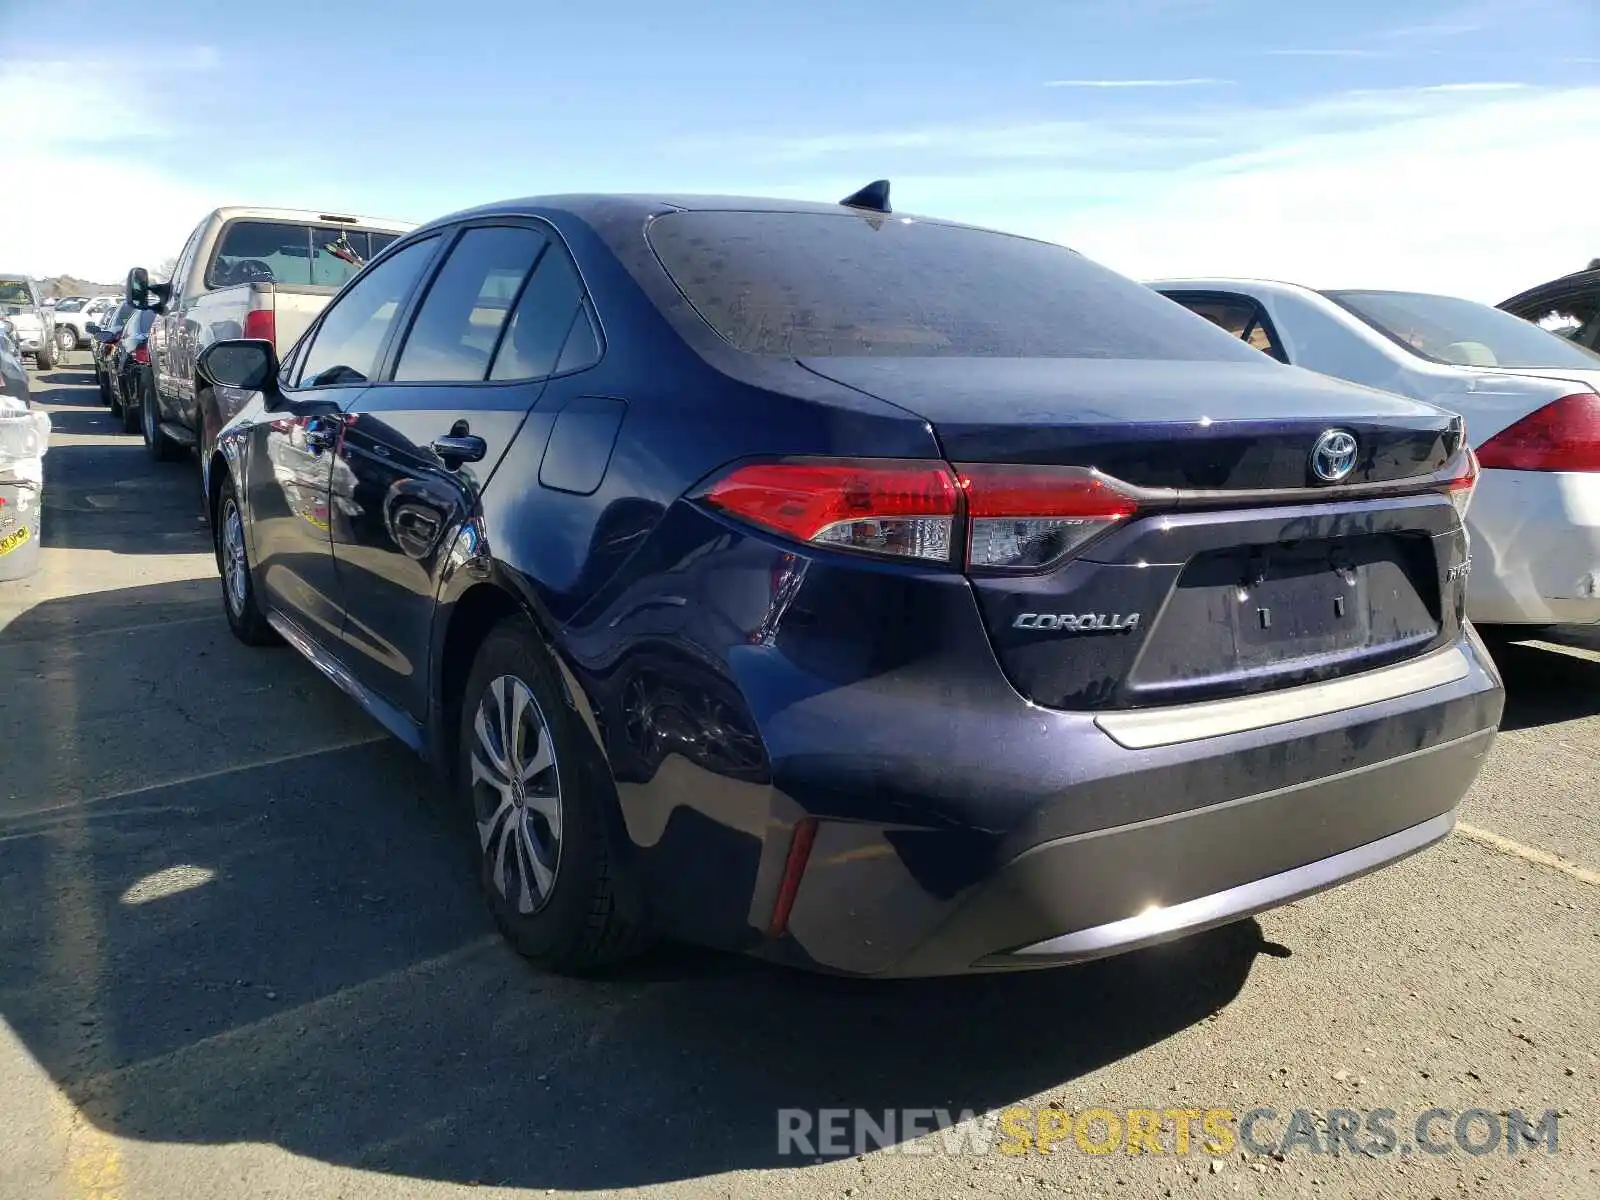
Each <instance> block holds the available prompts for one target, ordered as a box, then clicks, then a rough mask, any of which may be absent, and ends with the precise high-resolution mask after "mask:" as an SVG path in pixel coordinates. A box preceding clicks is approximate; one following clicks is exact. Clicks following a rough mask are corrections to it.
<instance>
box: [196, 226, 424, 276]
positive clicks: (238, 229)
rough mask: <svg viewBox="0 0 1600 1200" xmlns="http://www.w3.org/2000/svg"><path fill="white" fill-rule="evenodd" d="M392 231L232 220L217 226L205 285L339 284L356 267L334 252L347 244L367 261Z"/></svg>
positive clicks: (354, 271) (389, 237)
mask: <svg viewBox="0 0 1600 1200" xmlns="http://www.w3.org/2000/svg"><path fill="white" fill-rule="evenodd" d="M397 236H399V235H398V234H387V233H380V234H370V235H369V234H368V233H367V231H366V230H364V229H351V228H349V227H348V226H344V225H293V224H287V223H285V222H282V221H235V222H233V223H232V224H231V225H229V226H228V228H227V229H226V230H224V231H223V234H222V238H221V240H220V241H219V242H218V243H217V249H216V251H215V253H214V254H213V255H212V259H211V267H210V269H209V270H208V271H207V272H206V286H207V287H231V286H233V285H234V284H240V283H283V284H288V285H289V286H291V287H309V286H317V287H342V286H344V284H345V282H346V281H347V280H348V279H350V277H351V276H353V275H354V274H355V273H356V272H357V271H358V270H360V266H358V265H357V264H355V263H352V262H348V261H346V260H345V259H344V258H342V257H340V255H339V253H338V252H337V249H335V247H342V246H348V248H349V250H351V251H353V252H354V253H355V255H356V256H357V257H358V258H360V260H361V261H362V262H363V263H366V262H370V261H371V260H372V257H373V255H375V254H376V253H377V252H378V251H379V250H381V249H382V248H383V247H385V246H387V245H388V244H389V243H390V242H392V241H394V239H395V238H396V237H397Z"/></svg>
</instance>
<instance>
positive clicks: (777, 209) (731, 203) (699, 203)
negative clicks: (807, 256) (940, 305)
mask: <svg viewBox="0 0 1600 1200" xmlns="http://www.w3.org/2000/svg"><path fill="white" fill-rule="evenodd" d="M669 212H765V213H812V214H816V215H819V216H829V215H832V216H858V217H861V216H865V217H871V216H878V215H882V216H886V217H892V218H895V219H900V220H914V221H919V222H922V223H924V224H931V225H944V226H951V227H955V228H959V229H974V230H980V231H982V232H985V233H996V234H1000V235H1001V236H1004V237H1021V238H1023V239H1024V240H1029V241H1036V240H1038V239H1033V238H1027V237H1026V235H1022V234H1011V233H1007V232H1005V231H1004V230H996V229H988V228H985V227H984V226H978V225H966V224H963V223H962V222H960V221H951V220H946V219H945V218H943V217H930V216H925V215H923V214H920V213H909V212H899V211H894V212H891V213H884V214H878V213H875V212H873V211H872V210H871V209H865V208H851V207H847V206H845V205H843V204H840V203H833V204H828V203H825V202H822V201H817V200H786V199H782V198H780V197H775V196H736V195H715V194H712V195H696V194H686V193H679V192H662V193H649V192H570V193H560V194H556V195H550V196H524V197H521V198H519V199H515V200H500V201H496V202H494V203H492V204H484V205H480V206H478V207H476V208H470V209H463V210H462V211H460V212H453V213H449V214H448V215H446V216H442V217H439V218H437V219H435V220H433V221H429V222H428V224H427V225H426V226H422V228H429V227H432V226H436V225H447V224H451V223H453V222H456V221H464V220H477V219H481V218H484V217H519V216H529V217H531V216H552V215H557V214H563V215H567V216H571V217H576V218H577V219H578V220H580V221H583V222H585V223H586V224H597V223H600V222H601V221H604V220H612V221H614V220H616V219H617V218H619V217H624V218H625V217H628V216H634V217H636V218H637V219H638V220H639V221H640V222H641V223H642V222H644V221H645V220H647V219H648V218H650V217H652V216H657V215H660V214H664V213H669Z"/></svg>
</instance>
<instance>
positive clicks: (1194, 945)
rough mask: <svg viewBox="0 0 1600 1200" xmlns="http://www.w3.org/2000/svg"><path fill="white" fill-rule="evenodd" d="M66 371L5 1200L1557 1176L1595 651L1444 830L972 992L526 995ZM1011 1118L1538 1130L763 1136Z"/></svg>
mask: <svg viewBox="0 0 1600 1200" xmlns="http://www.w3.org/2000/svg"><path fill="white" fill-rule="evenodd" d="M83 361H84V356H83V355H81V354H80V355H76V356H73V358H72V364H75V365H68V366H66V367H63V368H62V369H59V370H57V371H55V372H53V373H45V374H43V375H36V376H35V388H36V390H35V398H36V399H37V400H40V401H42V402H43V405H44V407H46V408H47V410H48V411H50V412H51V414H52V419H53V421H54V422H55V436H54V438H53V441H52V448H51V451H50V453H49V456H48V458H47V460H46V462H47V485H46V493H45V509H46V511H45V526H44V545H45V547H46V549H45V565H44V569H43V570H42V571H41V572H40V573H39V574H38V575H37V576H34V577H33V578H31V579H29V580H26V581H21V582H16V583H4V584H0V681H3V683H0V1130H3V1131H4V1132H5V1134H6V1135H7V1136H6V1142H7V1144H6V1146H5V1150H4V1152H3V1153H0V1197H4V1198H5V1200H12V1198H16V1200H39V1198H41V1197H62V1198H70V1200H87V1198H94V1200H184V1198H188V1197H195V1198H202V1197H203V1198H206V1200H210V1198H212V1197H218V1198H222V1197H227V1198H230V1200H231V1198H237V1197H294V1198H295V1200H335V1198H340V1197H349V1198H354V1197H368V1196H372V1197H427V1198H430V1200H431V1198H435V1197H443V1196H447V1195H448V1196H455V1195H461V1196H467V1195H470V1196H474V1197H482V1196H485V1195H502V1194H504V1195H510V1194H514V1193H517V1192H519V1191H532V1192H536V1193H539V1194H549V1193H551V1192H554V1193H556V1194H565V1193H584V1194H588V1193H595V1194H607V1193H624V1192H626V1193H629V1194H637V1193H643V1194H649V1195H652V1196H656V1195H659V1196H674V1197H691V1196H692V1197H699V1196H711V1197H722V1196H737V1197H742V1196H759V1197H774V1198H776V1197H814V1196H815V1197H823V1196H828V1197H833V1196H890V1197H951V1196H954V1197H968V1196H979V1197H1001V1196H1018V1195H1024V1196H1031V1195H1047V1196H1048V1195H1076V1196H1083V1197H1090V1196H1122V1195H1125V1196H1129V1197H1139V1198H1141V1200H1143V1198H1145V1197H1152V1196H1157V1197H1159V1196H1200V1197H1206V1196H1223V1197H1232V1196H1269V1197H1279V1196H1319V1197H1351V1198H1362V1200H1365V1198H1368V1197H1378V1196H1396V1197H1399V1196H1407V1197H1409V1196H1419V1197H1453V1196H1457V1195H1461V1194H1476V1195H1484V1196H1496V1197H1522V1196H1526V1197H1535V1196H1537V1197H1541V1198H1546V1200H1554V1198H1558V1197H1574V1198H1576V1197H1583V1198H1586V1200H1592V1198H1593V1197H1595V1196H1597V1195H1600V815H1597V813H1596V800H1597V796H1600V786H1597V784H1600V653H1597V652H1596V650H1595V649H1592V648H1589V647H1600V638H1595V637H1593V636H1592V635H1591V636H1589V637H1584V636H1576V635H1575V636H1573V637H1572V638H1570V639H1564V640H1566V641H1568V642H1570V644H1569V645H1565V646H1555V645H1551V644H1543V643H1529V644H1522V645H1514V646H1510V647H1507V648H1506V649H1505V651H1504V654H1503V655H1502V657H1501V661H1502V667H1503V669H1504V671H1505V674H1506V677H1507V684H1508V688H1509V692H1510V698H1509V703H1508V708H1507V715H1506V726H1505V732H1504V733H1503V735H1502V737H1501V739H1500V741H1499V743H1498V744H1497V746H1496V748H1495V750H1494V752H1493V755H1492V758H1491V761H1490V764H1489V766H1488V767H1487V769H1486V771H1485V773H1484V775H1483V776H1482V778H1481V780H1480V782H1479V783H1478V785H1477V787H1476V788H1475V789H1474V791H1473V792H1472V794H1471V795H1470V796H1469V798H1468V799H1467V801H1466V804H1465V807H1464V810H1463V814H1462V817H1463V821H1464V822H1466V824H1467V826H1468V828H1467V831H1466V832H1463V833H1458V834H1457V835H1455V836H1453V837H1452V838H1450V839H1449V840H1448V841H1447V842H1446V843H1445V844H1443V845H1442V846H1440V847H1437V848H1435V849H1433V850H1431V851H1429V852H1427V853H1426V854H1424V855H1422V856H1419V857H1417V858H1414V859H1412V860H1410V861H1408V862H1406V863H1404V864H1401V865H1399V866H1397V867H1395V868H1392V869H1390V870H1388V871H1385V872H1381V873H1379V874H1378V875H1375V876H1371V877H1368V878H1366V879H1364V880H1361V881H1359V882H1357V883H1354V884H1351V885H1349V886H1346V887H1344V888H1342V889H1340V890H1338V891H1335V892H1332V893H1328V894H1325V895H1322V896H1319V897H1315V898H1313V899H1311V900H1308V901H1304V902H1301V903H1299V904H1296V905H1293V906H1291V907H1289V908H1287V909H1284V910H1280V911H1278V912H1274V913H1270V914H1267V915H1266V916H1264V917H1262V918H1260V919H1259V920H1257V921H1251V922H1246V923H1244V924H1241V925H1237V926H1234V927H1232V928H1230V929H1227V930H1223V931H1219V932H1218V933H1215V934H1211V935H1207V936H1205V937H1202V938H1199V939H1195V940H1192V941H1190V942H1187V943H1183V944H1180V945H1177V946H1172V947H1166V948H1162V949H1159V950H1156V951H1152V952H1148V953H1144V954H1139V955H1134V956H1130V957H1127V958H1124V959H1119V960H1113V961H1110V962H1106V963H1100V964H1094V965H1091V966H1088V967H1083V968H1078V969H1075V970H1070V971H1054V972H1048V973H1041V974H1033V975H1027V976H1010V977H1003V978H989V979H970V980H953V981H936V982H907V983H896V984H893V985H888V984H882V985H864V984H859V983H849V982H843V981H834V980H827V979H818V978H812V977H807V976H799V975H794V974H791V973H787V972H783V971H779V970H776V969H771V968H767V967H764V966H760V965H756V964H752V963H749V962H746V961H743V960H737V959H729V958H725V957H721V956H717V955H710V954H704V953H699V952H695V951H690V950H681V949H669V950H664V951H662V952H659V953H657V954H655V955H653V956H652V957H651V958H650V959H648V960H647V961H645V962H643V963H640V964H637V965H634V966H630V967H629V968H628V969H627V970H626V971H625V972H623V973H620V974H618V975H616V976H615V977H612V978H608V979H606V980H601V981H584V982H575V981H570V980H564V979H558V978H552V977H548V976H543V975H540V974H538V973H537V972H535V971H533V970H532V969H530V968H529V967H528V966H526V964H524V963H523V962H521V960H519V959H517V958H516V957H515V956H514V955H513V954H511V953H510V952H509V951H508V950H506V949H505V948H504V947H503V946H502V945H501V944H500V943H499V941H498V940H497V939H496V938H495V937H494V935H493V933H492V930H491V927H490V924H489V921H488V919H487V917H486V916H485V914H484V912H483V910H482V908H481V905H480V902H479V900H478V897H477V894H476V890H475V882H474V877H473V873H472V869H471V867H470V865H469V862H468V857H467V851H466V848H465V846H464V844H463V842H462V840H461V839H460V837H459V836H458V826H457V824H456V823H455V821H454V819H453V818H452V816H451V814H450V812H449V811H448V809H447V806H446V805H444V804H443V803H442V802H441V800H440V799H439V798H438V797H437V795H436V793H435V791H434V789H433V787H432V784H431V782H430V779H429V777H428V776H427V775H426V774H425V772H424V771H423V769H422V768H421V767H420V765H418V764H417V763H416V762H414V761H413V760H412V758H411V757H410V755H409V754H408V753H407V752H406V751H405V750H404V749H402V748H401V747H400V745H399V744H398V743H395V742H392V741H389V740H387V739H385V738H384V736H383V735H382V734H381V733H380V731H379V730H378V728H377V727H376V726H375V725H374V724H373V723H371V722H370V721H368V720H367V719H366V718H365V717H364V716H363V715H362V714H361V713H360V712H359V711H358V710H357V709H356V708H355V707H354V706H353V705H352V704H351V703H350V702H349V701H347V700H346V699H345V698H344V697H343V696H342V695H341V694H340V693H338V692H337V691H336V690H335V689H334V688H333V687H332V685H330V684H327V683H325V682H324V681H323V680H322V678H321V677H320V676H318V675H317V674H316V673H315V672H314V671H313V670H312V669H311V668H310V667H309V666H307V665H306V664H304V663H303V662H302V661H300V659H299V658H298V657H297V656H296V655H294V653H293V652H292V651H290V650H287V649H276V650H266V651H261V650H251V649H248V648H246V647H244V646H241V645H239V644H237V643H236V642H235V641H234V640H233V639H232V638H231V637H230V636H229V634H228V630H227V625H226V623H225V621H224V619H223V616H222V612H221V608H220V600H219V598H218V594H217V582H216V571H215V566H214V563H213V560H212V558H211V555H210V552H209V542H208V537H207V533H206V530H205V526H204V524H203V523H202V519H201V514H200V511H199V507H198V486H197V483H196V480H197V475H196V471H195V467H194V464H193V463H192V461H191V462H187V463H178V464H158V463H155V462H153V461H151V460H150V459H149V458H148V457H147V456H146V454H145V452H144V449H143V447H142V445H141V444H140V443H139V441H138V439H137V438H135V437H130V436H127V435H124V434H121V433H120V432H118V431H117V426H116V425H115V424H114V422H113V420H112V418H111V417H110V415H109V414H108V413H107V412H106V410H105V409H103V408H101V407H100V405H99V404H98V402H97V399H96V396H95V393H94V390H93V388H92V377H91V376H90V375H89V373H88V372H87V371H86V370H85V369H83V367H82V366H81V364H82V363H83ZM1019 1103H1020V1104H1027V1105H1032V1106H1035V1107H1043V1106H1046V1105H1049V1104H1052V1103H1054V1104H1058V1105H1060V1106H1062V1107H1063V1108H1064V1109H1066V1110H1068V1111H1069V1112H1077V1111H1081V1110H1083V1109H1085V1108H1087V1107H1089V1106H1097V1105H1103V1106H1105V1107H1107V1108H1110V1109H1112V1110H1126V1109H1128V1108H1143V1107H1150V1108H1155V1109H1158V1110H1159V1109H1166V1108H1174V1107H1178V1108H1182V1107H1191V1108H1199V1109H1206V1108H1212V1107H1227V1108H1231V1109H1234V1110H1235V1111H1237V1112H1240V1113H1242V1112H1244V1111H1246V1110H1248V1109H1251V1108H1256V1107H1274V1108H1277V1109H1278V1110H1280V1111H1281V1112H1283V1113H1288V1112H1289V1110H1291V1109H1294V1108H1297V1107H1303V1108H1308V1109H1313V1110H1327V1109H1329V1108H1335V1107H1348V1108H1354V1109H1363V1110H1364V1109H1372V1108H1380V1107H1386V1108H1390V1109H1393V1110H1396V1112H1397V1113H1399V1114H1401V1120H1400V1124H1401V1125H1402V1126H1406V1125H1407V1123H1408V1121H1409V1118H1410V1116H1411V1115H1412V1114H1416V1113H1420V1112H1422V1111H1424V1110H1426V1109H1429V1108H1431V1107H1434V1106H1438V1107H1440V1108H1445V1109H1449V1110H1453V1111H1462V1110H1467V1109H1472V1108H1482V1109H1485V1110H1487V1111H1488V1112H1490V1113H1499V1112H1501V1111H1502V1110H1508V1109H1518V1108H1520V1109H1523V1110H1525V1111H1527V1112H1529V1113H1530V1115H1536V1114H1538V1113H1539V1112H1541V1111H1542V1110H1544V1109H1547V1108H1554V1109H1557V1110H1559V1112H1560V1113H1561V1116H1560V1125H1559V1145H1558V1149H1557V1151H1556V1153H1555V1154H1554V1155H1549V1154H1546V1153H1544V1152H1543V1151H1542V1150H1534V1151H1531V1152H1527V1153H1519V1154H1517V1155H1507V1154H1505V1153H1504V1152H1497V1153H1493V1154H1487V1155H1482V1156H1474V1155H1468V1154H1465V1153H1461V1152H1456V1153H1451V1154H1444V1155H1439V1156H1433V1155H1423V1154H1409V1155H1406V1154H1399V1153H1397V1154H1394V1155H1389V1156H1381V1157H1368V1156H1351V1155H1348V1154H1345V1155H1341V1156H1338V1157H1333V1156H1329V1155H1326V1154H1323V1155H1311V1154H1308V1153H1303V1152H1294V1153H1290V1154H1287V1155H1285V1156H1284V1157H1283V1158H1282V1159H1277V1158H1272V1157H1259V1156H1253V1155H1250V1156H1247V1155H1245V1154H1242V1153H1241V1152H1240V1151H1238V1150H1234V1151H1231V1152H1229V1153H1227V1154H1223V1155H1212V1154H1208V1153H1190V1154H1187V1155H1178V1154H1172V1153H1168V1154H1164V1155H1152V1154H1142V1155H1138V1156H1130V1155H1128V1154H1125V1153H1122V1152H1121V1151H1118V1152H1116V1153H1114V1154H1109V1155H1090V1154H1086V1153H1083V1152H1081V1151H1080V1150H1079V1149H1077V1147H1076V1146H1074V1144H1073V1142H1072V1140H1071V1139H1068V1140H1067V1141H1066V1142H1065V1143H1063V1144H1062V1145H1060V1146H1058V1147H1057V1148H1056V1150H1055V1151H1053V1152H1052V1153H1050V1154H1048V1155H1041V1154H1037V1153H1033V1154H1028V1155H1025V1156H1021V1157H1008V1156H1005V1155H1002V1154H999V1153H992V1152H991V1153H988V1154H965V1155H947V1154H943V1153H937V1152H936V1153H932V1154H908V1153H904V1152H903V1151H893V1152H875V1153H869V1154H867V1155H865V1156H864V1157H857V1156H854V1155H846V1156H844V1157H842V1158H830V1159H829V1160H828V1161H824V1162H817V1161H814V1160H813V1159H812V1158H809V1157H804V1156H802V1157H798V1158H796V1157H792V1156H782V1155H780V1154H779V1152H778V1142H777V1137H776V1130H777V1117H776V1110H778V1109H780V1108H800V1109H819V1108H836V1107H837V1108H843V1107H861V1108H866V1109H871V1110H877V1111H880V1112H881V1110H883V1109H886V1108H891V1107H912V1108H934V1109H937V1108H947V1109H952V1110H960V1109H963V1108H970V1109H974V1110H984V1109H991V1110H998V1109H1003V1108H1005V1107H1007V1106H1009V1105H1013V1104H1019ZM935 1140H936V1141H937V1139H935ZM501 1189H505V1190H504V1191H502V1190H501Z"/></svg>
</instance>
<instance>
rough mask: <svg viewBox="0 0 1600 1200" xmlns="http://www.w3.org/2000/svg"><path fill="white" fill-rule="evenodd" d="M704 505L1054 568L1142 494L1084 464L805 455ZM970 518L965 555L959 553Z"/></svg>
mask: <svg viewBox="0 0 1600 1200" xmlns="http://www.w3.org/2000/svg"><path fill="white" fill-rule="evenodd" d="M705 500H706V502H707V503H708V504H711V505H712V506H714V507H716V508H718V509H720V510H721V511H723V512H726V513H728V514H730V515H732V516H736V517H739V518H741V519H743V520H746V521H749V522H750V523H752V524H754V525H760V526H762V527H763V528H766V529H770V530H772V531H773V532H775V533H781V534H784V535H785V536H787V537H791V538H794V539H795V540H796V541H800V542H809V543H811V544H813V545H819V546H833V547H837V548H840V549H846V550H860V551H866V552H868V553H872V554H884V555H891V556H894V557H897V558H914V559H922V560H925V561H930V562H943V563H953V564H955V565H957V566H962V565H965V566H968V567H971V568H973V569H975V570H1001V571H1004V570H1013V571H1025V570H1035V569H1038V568H1040V567H1047V566H1049V565H1051V564H1052V563H1054V562H1057V561H1059V560H1060V559H1062V558H1064V557H1066V556H1067V555H1068V554H1071V553H1072V552H1073V551H1074V550H1076V549H1078V548H1079V547H1081V546H1082V545H1083V544H1084V543H1085V542H1087V541H1088V540H1089V539H1090V538H1092V537H1094V536H1095V535H1096V534H1099V533H1102V532H1104V531H1105V530H1107V529H1109V528H1111V527H1112V526H1113V525H1115V524H1117V523H1118V522H1119V521H1122V520H1125V519H1126V518H1127V517H1129V516H1131V515H1132V514H1133V513H1134V512H1135V511H1136V510H1137V509H1138V501H1137V500H1135V499H1134V498H1133V497H1132V496H1129V495H1128V494H1127V493H1125V492H1123V491H1121V490H1119V489H1118V488H1117V487H1116V486H1115V485H1114V484H1112V483H1111V482H1110V481H1108V480H1107V479H1106V477H1105V476H1103V475H1101V474H1099V473H1098V472H1096V471H1092V470H1088V469H1085V468H1083V467H1036V466H1010V465H991V464H987V463H973V464H967V465H961V466H957V467H955V468H954V469H952V468H951V467H950V466H949V465H948V464H946V463H942V462H935V461H931V460H926V461H924V460H914V461H913V460H902V459H797V460H792V461H789V462H778V463H761V464H756V465H752V466H747V467H740V468H738V469H737V470H735V471H733V472H732V473H731V474H729V475H727V476H725V477H724V478H723V479H720V480H718V481H717V482H716V483H715V484H713V485H712V486H711V487H710V489H708V490H707V491H706V493H705ZM962 516H965V517H967V518H968V536H967V547H966V553H965V554H961V553H955V552H953V551H954V539H955V529H956V523H957V521H958V520H959V519H960V518H961V517H962Z"/></svg>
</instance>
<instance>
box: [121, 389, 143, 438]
mask: <svg viewBox="0 0 1600 1200" xmlns="http://www.w3.org/2000/svg"><path fill="white" fill-rule="evenodd" d="M138 388H139V381H138V379H137V378H132V379H124V380H123V384H122V388H121V391H122V395H123V397H124V399H123V401H122V432H123V433H138V432H139V429H140V420H139V412H140V410H141V409H142V408H143V407H144V405H143V404H130V403H128V401H129V400H131V399H132V398H133V397H135V396H137V395H138V394H139V391H138Z"/></svg>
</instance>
